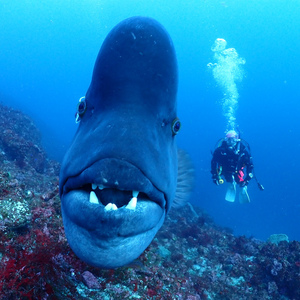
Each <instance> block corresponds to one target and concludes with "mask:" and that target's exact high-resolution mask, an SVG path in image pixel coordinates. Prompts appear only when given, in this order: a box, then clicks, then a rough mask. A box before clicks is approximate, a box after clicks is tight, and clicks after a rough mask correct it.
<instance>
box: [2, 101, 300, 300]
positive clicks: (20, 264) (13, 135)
mask: <svg viewBox="0 0 300 300" xmlns="http://www.w3.org/2000/svg"><path fill="white" fill-rule="evenodd" d="M0 130H1V135H0V167H1V168H0V299H1V300H4V299H5V300H10V299H11V300H14V299H21V300H25V299H27V300H28V299H105V300H106V299H107V300H108V299H189V300H196V299H230V300H233V299H236V300H241V299H257V300H261V299H300V243H299V242H297V241H291V242H289V241H287V240H284V238H283V241H281V242H276V241H259V240H257V239H254V238H247V237H245V236H234V235H233V234H232V233H231V232H230V231H229V230H228V229H224V228H221V227H218V226H217V225H216V224H215V223H214V222H213V220H212V219H211V218H210V217H209V216H208V215H207V214H205V213H204V212H203V211H202V210H201V209H200V208H197V207H193V206H192V205H190V204H188V205H186V206H185V207H183V208H181V209H180V210H175V209H173V210H171V212H170V213H169V215H168V216H167V219H166V221H165V223H164V225H163V227H162V228H161V230H160V231H159V232H158V234H157V236H156V237H155V239H154V240H153V242H152V243H151V245H150V246H149V247H148V248H147V249H146V251H145V252H144V253H143V254H142V255H141V256H140V257H139V258H138V259H137V260H136V261H134V262H133V263H132V264H130V265H129V266H126V267H123V268H118V269H115V270H102V269H99V268H94V267H91V266H88V265H86V264H85V263H83V262H82V261H80V260H79V259H78V258H77V257H76V256H75V255H74V254H73V252H72V250H71V249H70V247H69V246H68V243H67V241H66V238H65V234H64V229H63V224H62V218H61V214H60V200H59V196H58V172H59V164H58V163H56V162H54V161H51V160H49V159H48V158H47V155H46V153H45V151H44V150H43V148H42V146H41V137H40V134H39V131H38V129H37V128H36V126H35V125H34V124H33V122H32V121H31V120H30V118H28V117H27V116H25V115H23V114H22V113H21V112H20V111H16V110H13V109H11V108H8V107H5V106H3V105H0ZM279 238H280V237H279ZM281 238H282V237H281ZM99 255H101V253H100V254H99Z"/></svg>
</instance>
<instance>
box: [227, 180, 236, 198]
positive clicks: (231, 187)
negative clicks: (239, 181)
mask: <svg viewBox="0 0 300 300" xmlns="http://www.w3.org/2000/svg"><path fill="white" fill-rule="evenodd" d="M235 192H236V182H235V181H233V182H229V184H228V188H227V192H226V195H225V200H226V201H229V202H234V201H235Z"/></svg>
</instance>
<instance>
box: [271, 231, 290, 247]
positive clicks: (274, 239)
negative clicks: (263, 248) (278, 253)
mask: <svg viewBox="0 0 300 300" xmlns="http://www.w3.org/2000/svg"><path fill="white" fill-rule="evenodd" d="M284 241H285V242H289V238H288V236H287V235H286V234H284V233H279V234H272V235H270V237H269V238H268V242H270V243H272V244H276V245H278V243H280V242H284Z"/></svg>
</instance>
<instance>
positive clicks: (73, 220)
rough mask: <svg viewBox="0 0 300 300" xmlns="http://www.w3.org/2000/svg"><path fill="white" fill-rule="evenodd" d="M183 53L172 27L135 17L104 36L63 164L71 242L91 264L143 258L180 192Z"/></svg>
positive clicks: (112, 264) (105, 265) (63, 198)
mask: <svg viewBox="0 0 300 300" xmlns="http://www.w3.org/2000/svg"><path fill="white" fill-rule="evenodd" d="M176 94H177V61H176V55H175V50H174V46H173V43H172V40H171V38H170V37H169V35H168V33H167V32H166V30H165V29H164V28H163V27H162V26H161V25H160V24H159V23H158V22H157V21H155V20H153V19H151V18H146V17H132V18H129V19H126V20H124V21H122V22H121V23H119V24H118V25H117V26H116V27H114V28H113V29H112V30H111V32H110V33H109V34H108V36H107V37H106V39H105V40H104V42H103V44H102V47H101V49H100V51H99V54H98V57H97V59H96V63H95V66H94V71H93V76H92V81H91V84H90V87H89V89H88V91H87V93H86V96H85V98H84V99H81V100H80V102H79V104H78V112H77V118H78V121H80V122H79V127H78V129H77V132H76V134H75V137H74V139H73V141H72V143H71V146H70V148H69V149H68V151H67V153H66V155H65V157H64V159H63V162H62V166H61V172H60V197H61V204H62V216H63V222H64V228H65V232H66V236H67V239H68V242H69V244H70V246H71V248H72V249H73V251H74V252H75V254H76V255H77V256H78V257H79V258H80V259H82V260H83V261H85V262H87V263H88V264H91V265H94V266H98V267H101V268H116V267H120V266H123V265H126V264H128V263H130V262H131V261H133V260H134V259H136V258H137V257H138V256H139V255H140V254H141V253H142V252H143V251H144V250H145V248H146V247H147V246H148V245H149V244H150V243H151V241H152V239H153V238H154V236H155V234H156V233H157V231H158V230H159V228H160V227H161V226H162V224H163V222H164V219H165V215H166V213H167V212H168V211H169V209H170V207H171V205H172V201H173V199H174V196H175V190H176V184H177V147H176V140H175V135H176V133H177V131H178V130H179V128H180V123H179V120H178V119H177V111H176Z"/></svg>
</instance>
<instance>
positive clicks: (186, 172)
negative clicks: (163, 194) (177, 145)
mask: <svg viewBox="0 0 300 300" xmlns="http://www.w3.org/2000/svg"><path fill="white" fill-rule="evenodd" d="M177 156H178V174H177V187H176V193H175V199H174V201H173V204H172V207H175V208H176V207H180V206H183V205H185V204H186V203H187V202H188V200H189V198H190V196H191V193H192V190H193V187H194V182H195V169H194V166H193V163H192V160H191V158H190V156H189V155H188V154H187V153H186V152H185V151H184V150H182V149H178V150H177Z"/></svg>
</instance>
